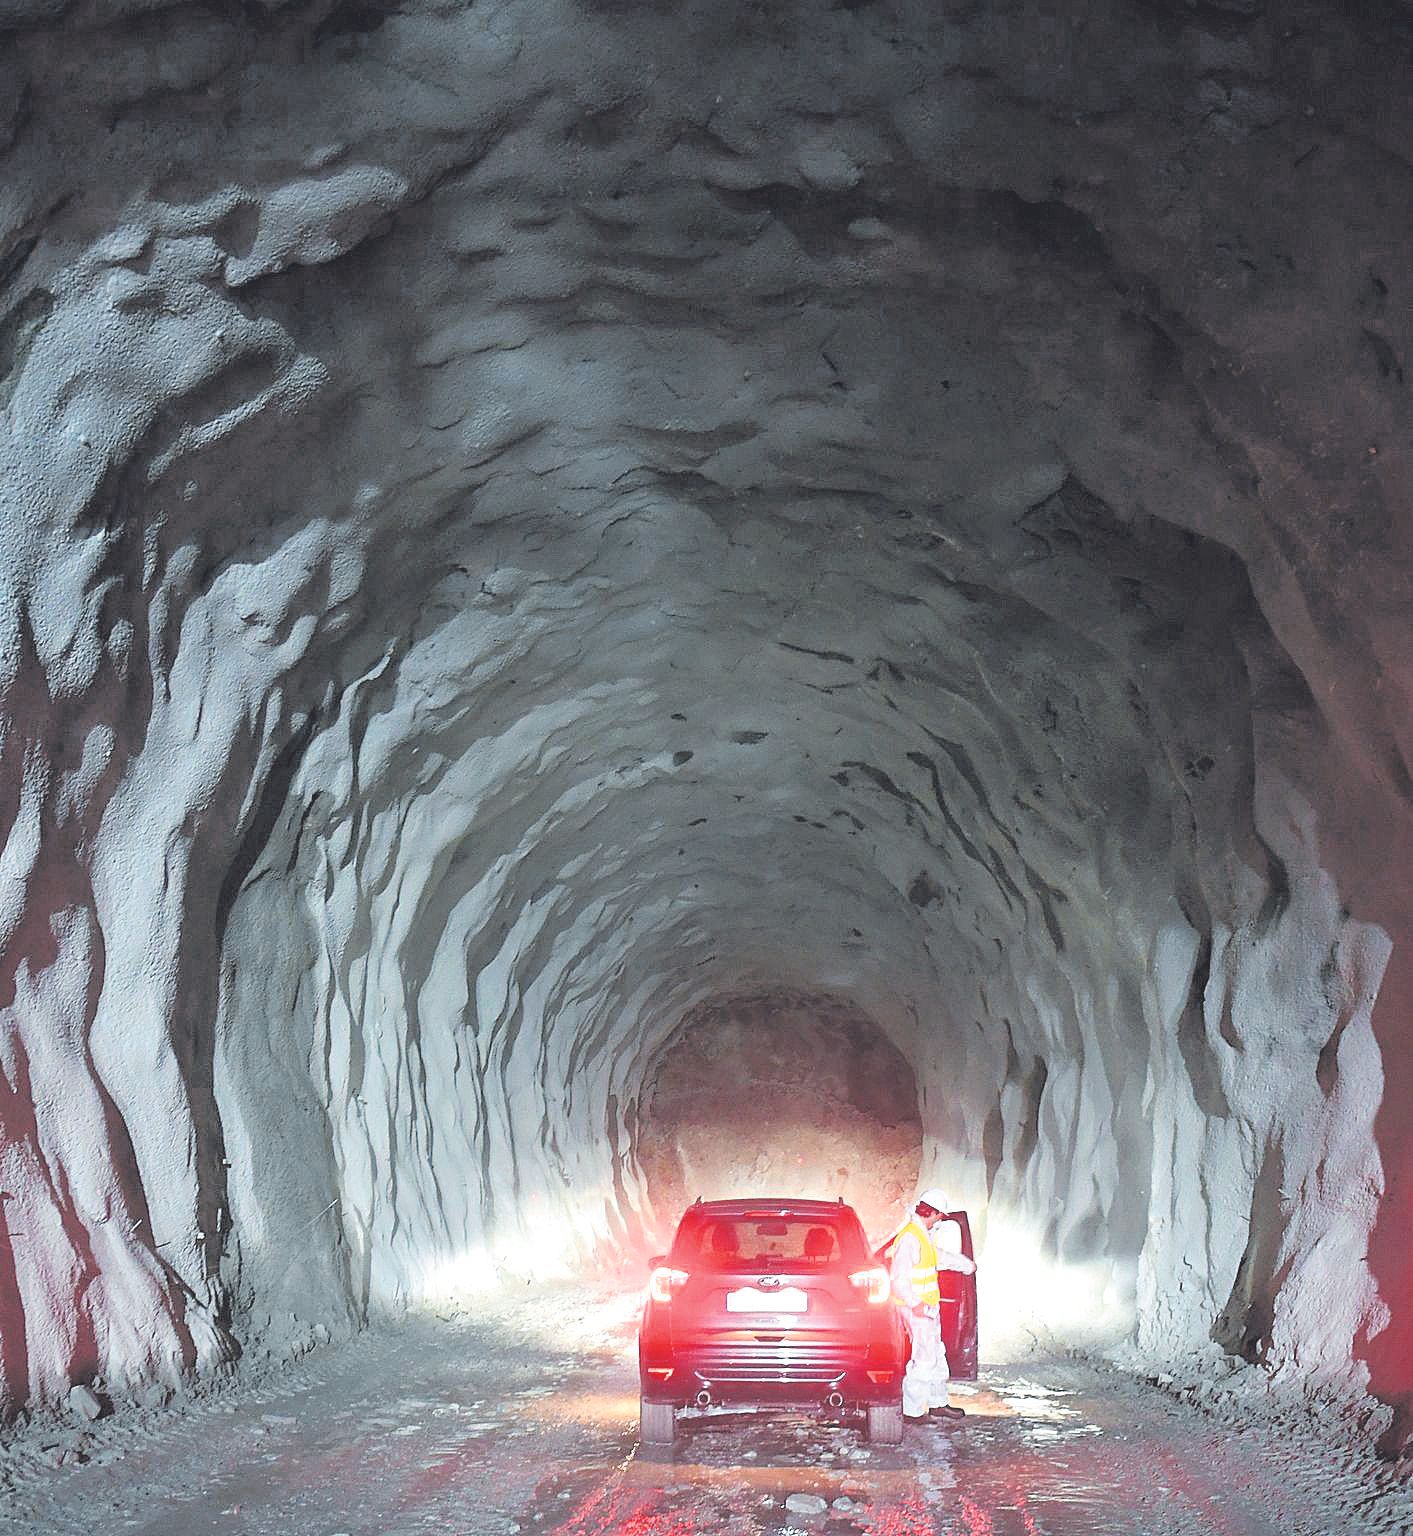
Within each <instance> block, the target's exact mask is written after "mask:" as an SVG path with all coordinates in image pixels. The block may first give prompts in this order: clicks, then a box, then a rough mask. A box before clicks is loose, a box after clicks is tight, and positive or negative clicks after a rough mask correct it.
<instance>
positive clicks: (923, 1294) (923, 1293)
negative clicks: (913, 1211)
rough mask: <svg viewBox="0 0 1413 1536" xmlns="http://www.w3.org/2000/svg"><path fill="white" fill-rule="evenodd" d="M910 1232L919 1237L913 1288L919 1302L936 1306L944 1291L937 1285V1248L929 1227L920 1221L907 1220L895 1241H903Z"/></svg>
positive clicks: (926, 1305) (927, 1305) (921, 1304)
mask: <svg viewBox="0 0 1413 1536" xmlns="http://www.w3.org/2000/svg"><path fill="white" fill-rule="evenodd" d="M909 1232H911V1233H913V1234H914V1235H915V1236H916V1237H917V1246H918V1255H917V1263H916V1264H914V1265H913V1290H914V1291H916V1292H917V1297H918V1302H917V1304H918V1305H919V1306H924V1307H935V1306H937V1305H938V1303H939V1302H940V1301H941V1300H942V1292H941V1291H940V1290H939V1289H938V1285H937V1249H936V1248H935V1247H934V1246H933V1243H932V1238H931V1237H930V1236H929V1235H928V1231H927V1228H926V1227H925V1226H923V1224H922V1223H921V1222H920V1221H908V1222H905V1223H904V1224H903V1226H902V1227H901V1228H900V1229H899V1232H898V1236H897V1237H896V1238H895V1239H894V1241H895V1242H902V1240H903V1238H904V1237H905V1236H906V1235H907V1234H908V1233H909ZM899 1305H902V1303H901V1302H900V1303H899Z"/></svg>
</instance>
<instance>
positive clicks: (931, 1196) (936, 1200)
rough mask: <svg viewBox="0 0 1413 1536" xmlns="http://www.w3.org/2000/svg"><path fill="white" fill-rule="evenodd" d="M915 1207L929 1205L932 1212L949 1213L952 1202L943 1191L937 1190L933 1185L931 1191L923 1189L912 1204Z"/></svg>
mask: <svg viewBox="0 0 1413 1536" xmlns="http://www.w3.org/2000/svg"><path fill="white" fill-rule="evenodd" d="M914 1204H916V1205H930V1206H931V1207H932V1209H933V1210H934V1211H938V1212H941V1211H950V1210H951V1209H952V1201H951V1198H950V1197H949V1196H948V1194H947V1191H946V1190H945V1189H938V1187H937V1186H936V1185H935V1184H934V1185H933V1186H932V1188H931V1189H925V1190H923V1192H922V1193H921V1194H920V1195H919V1196H918V1197H917V1200H916V1201H915V1202H914Z"/></svg>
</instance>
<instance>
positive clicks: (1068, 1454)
mask: <svg viewBox="0 0 1413 1536" xmlns="http://www.w3.org/2000/svg"><path fill="white" fill-rule="evenodd" d="M635 1320H636V1314H635V1306H634V1302H633V1299H632V1298H629V1297H623V1296H617V1297H614V1298H611V1299H610V1298H606V1297H605V1296H603V1295H599V1296H588V1297H586V1296H585V1295H584V1294H583V1293H578V1292H571V1291H565V1292H561V1293H559V1294H558V1295H555V1296H551V1297H549V1298H546V1297H544V1296H543V1295H541V1296H539V1297H537V1298H534V1299H529V1298H524V1297H522V1298H516V1299H513V1300H511V1299H504V1298H503V1299H501V1301H499V1302H498V1304H497V1306H496V1308H495V1310H494V1312H493V1313H492V1314H491V1315H490V1316H485V1315H482V1316H478V1317H477V1318H475V1319H472V1318H468V1317H465V1316H447V1317H427V1318H418V1319H413V1320H408V1321H406V1322H404V1323H401V1324H399V1325H397V1326H396V1327H390V1328H385V1329H380V1330H377V1331H374V1332H370V1333H368V1334H366V1335H364V1336H363V1337H361V1338H359V1339H357V1340H355V1341H353V1342H352V1343H350V1344H348V1345H345V1346H342V1347H335V1348H331V1349H328V1350H325V1351H323V1352H321V1354H319V1355H317V1356H314V1357H312V1358H311V1359H309V1360H306V1361H305V1362H303V1363H302V1364H300V1365H298V1366H294V1367H289V1368H286V1369H284V1370H281V1371H277V1372H275V1373H273V1374H271V1375H270V1376H268V1377H266V1378H265V1379H264V1380H263V1381H262V1382H258V1383H255V1384H253V1385H252V1384H246V1385H241V1386H232V1387H230V1388H228V1389H226V1390H224V1391H217V1392H215V1393H213V1394H211V1395H210V1396H209V1397H208V1398H207V1399H206V1400H204V1401H201V1402H197V1403H194V1404H191V1405H189V1406H188V1407H186V1408H184V1409H182V1410H181V1411H170V1412H166V1413H163V1414H160V1415H155V1416H153V1415H147V1416H146V1417H145V1418H143V1419H133V1418H131V1417H117V1418H114V1419H111V1420H106V1421H100V1422H99V1423H98V1424H96V1425H93V1426H90V1427H86V1428H84V1429H77V1428H75V1429H69V1430H67V1431H58V1430H56V1431H52V1432H49V1433H45V1432H43V1431H41V1432H39V1433H31V1434H29V1435H27V1436H24V1437H22V1438H21V1440H20V1441H17V1442H15V1444H13V1445H12V1446H11V1447H9V1448H8V1450H7V1451H6V1452H5V1455H4V1458H0V1472H3V1474H4V1475H5V1476H6V1478H7V1479H8V1481H9V1484H10V1486H9V1488H8V1491H7V1493H6V1496H5V1500H4V1503H3V1504H0V1530H6V1531H16V1532H19V1531H23V1532H25V1533H27V1536H60V1533H63V1536H69V1533H76V1532H80V1531H82V1532H85V1533H87V1532H92V1531H95V1530H103V1531H125V1532H135V1533H138V1536H206V1533H212V1536H217V1533H219V1536H227V1533H229V1536H509V1533H513V1532H521V1533H534V1536H614V1533H618V1536H692V1533H695V1532H719V1533H722V1536H811V1533H815V1532H824V1533H829V1536H846V1533H855V1532H859V1533H873V1536H1079V1533H1100V1536H1107V1533H1113V1536H1138V1533H1141V1536H1170V1533H1171V1536H1179V1533H1180V1536H1276V1533H1280V1536H1335V1533H1340V1536H1346V1533H1356V1532H1357V1533H1361V1536H1362V1533H1369V1536H1374V1533H1384V1532H1408V1531H1410V1530H1413V1490H1410V1488H1409V1487H1408V1485H1407V1483H1406V1482H1399V1481H1398V1480H1396V1479H1394V1478H1392V1477H1391V1475H1387V1474H1386V1475H1384V1476H1383V1477H1382V1478H1381V1479H1373V1478H1370V1477H1369V1476H1366V1475H1362V1474H1361V1473H1360V1472H1358V1471H1357V1470H1355V1469H1353V1468H1351V1467H1350V1466H1349V1464H1348V1458H1347V1456H1346V1457H1343V1458H1342V1457H1340V1456H1339V1455H1336V1454H1335V1453H1333V1452H1331V1453H1330V1455H1329V1456H1328V1457H1324V1458H1322V1457H1320V1456H1318V1455H1315V1454H1313V1453H1312V1451H1311V1449H1310V1446H1309V1445H1308V1444H1305V1443H1298V1442H1295V1441H1292V1440H1291V1439H1290V1438H1289V1437H1282V1436H1281V1435H1279V1434H1276V1433H1274V1432H1272V1431H1271V1430H1270V1429H1267V1428H1257V1427H1252V1428H1250V1429H1248V1430H1247V1431H1246V1432H1244V1433H1240V1434H1238V1433H1235V1432H1233V1431H1232V1430H1231V1428H1230V1427H1227V1426H1223V1425H1220V1424H1218V1423H1216V1422H1214V1421H1213V1420H1212V1419H1210V1418H1208V1417H1206V1416H1204V1415H1203V1414H1201V1413H1200V1412H1198V1411H1197V1410H1196V1409H1194V1408H1192V1407H1189V1406H1188V1405H1186V1404H1183V1403H1179V1402H1176V1401H1174V1400H1173V1399H1171V1398H1170V1397H1168V1396H1166V1395H1165V1394H1163V1393H1161V1392H1159V1391H1157V1390H1156V1389H1152V1388H1148V1387H1145V1386H1142V1385H1140V1384H1138V1383H1135V1382H1133V1381H1131V1380H1129V1379H1127V1378H1122V1377H1118V1376H1116V1375H1115V1374H1114V1373H1112V1372H1108V1371H1105V1370H1102V1369H1099V1368H1097V1367H1095V1366H1092V1365H1089V1364H1086V1363H1083V1362H1080V1361H1076V1360H1073V1359H1067V1360H1030V1361H1027V1362H1025V1363H1024V1365H1018V1366H1008V1367H1004V1368H996V1369H992V1370H989V1371H987V1372H985V1373H984V1374H983V1380H982V1381H981V1382H980V1383H978V1384H977V1386H976V1387H975V1388H974V1389H971V1390H970V1391H967V1392H965V1393H963V1391H962V1390H961V1389H959V1390H958V1392H957V1394H956V1396H955V1397H954V1401H956V1402H958V1403H960V1404H963V1405H964V1406H965V1407H966V1409H967V1414H968V1417H967V1419H966V1420H965V1422H963V1423H960V1424H953V1425H948V1426H946V1427H942V1426H937V1427H932V1426H927V1427H924V1428H917V1429H913V1428H910V1429H909V1430H908V1432H907V1437H906V1440H905V1443H904V1444H903V1446H901V1447H900V1448H897V1449H885V1448H878V1449H872V1448H870V1447H868V1446H867V1445H866V1444H865V1442H864V1439H863V1435H862V1432H861V1428H860V1427H858V1426H855V1425H852V1424H849V1423H847V1422H841V1423H834V1424H829V1423H824V1422H822V1421H819V1420H816V1419H814V1418H812V1417H811V1416H808V1415H803V1414H771V1415H769V1416H766V1415H753V1414H748V1413H709V1414H706V1415H692V1416H689V1417H688V1418H687V1419H685V1420H684V1422H683V1423H682V1425H681V1429H680V1432H679V1436H678V1443H677V1444H676V1445H675V1446H674V1447H672V1448H671V1449H670V1450H668V1449H664V1450H660V1451H645V1450H644V1449H643V1448H641V1447H639V1445H638V1443H637V1433H636V1431H637V1422H636V1421H637V1398H636V1387H635V1379H636V1371H635V1367H634V1364H633V1344H634V1327H635ZM55 1463H57V1465H55ZM792 1495H806V1496H813V1498H814V1500H816V1501H818V1500H827V1501H828V1507H827V1508H826V1509H825V1510H824V1511H823V1512H822V1513H818V1514H809V1513H797V1512H796V1511H795V1510H794V1509H791V1508H790V1507H789V1506H788V1505H787V1500H789V1499H790V1498H791V1496H792ZM796 1502H797V1506H798V1501H796ZM814 1507H815V1508H818V1504H817V1503H816V1504H815V1506H814Z"/></svg>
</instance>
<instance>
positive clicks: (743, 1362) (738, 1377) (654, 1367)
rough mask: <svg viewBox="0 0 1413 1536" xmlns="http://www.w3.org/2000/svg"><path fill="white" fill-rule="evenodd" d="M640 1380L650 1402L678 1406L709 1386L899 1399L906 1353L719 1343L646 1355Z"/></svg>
mask: <svg viewBox="0 0 1413 1536" xmlns="http://www.w3.org/2000/svg"><path fill="white" fill-rule="evenodd" d="M665 1371H670V1372H671V1375H669V1376H666V1377H664V1375H663V1372H665ZM640 1382H641V1386H642V1392H643V1396H644V1397H646V1398H647V1399H648V1401H649V1402H661V1403H677V1404H679V1405H682V1404H687V1403H691V1402H694V1401H695V1400H696V1398H697V1396H698V1394H699V1393H702V1392H706V1393H707V1394H708V1395H709V1396H710V1398H711V1399H712V1401H713V1402H721V1403H731V1402H738V1403H751V1402H762V1403H767V1402H768V1403H816V1402H817V1403H823V1402H826V1401H827V1400H828V1398H829V1396H830V1394H831V1393H834V1392H837V1393H838V1394H839V1395H840V1396H841V1397H842V1398H843V1399H844V1401H845V1402H846V1403H893V1402H896V1401H897V1400H898V1397H899V1394H900V1393H901V1391H902V1385H903V1359H902V1355H901V1353H898V1352H895V1351H894V1350H893V1349H892V1348H887V1347H884V1348H880V1347H879V1346H878V1345H865V1344H849V1343H842V1342H830V1343H827V1344H809V1345H801V1344H797V1343H792V1344H789V1345H786V1344H778V1345H762V1344H758V1343H755V1342H754V1341H752V1342H729V1343H723V1342H713V1343H708V1344H698V1345H692V1346H686V1347H684V1346H680V1345H679V1346H676V1347H675V1348H674V1349H673V1350H672V1352H671V1354H670V1355H667V1354H663V1355H660V1356H658V1357H657V1358H652V1357H650V1356H647V1355H645V1356H644V1357H643V1359H642V1361H641V1369H640Z"/></svg>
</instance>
